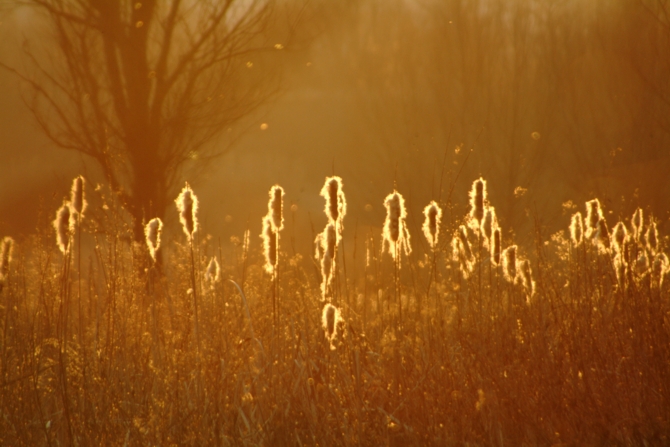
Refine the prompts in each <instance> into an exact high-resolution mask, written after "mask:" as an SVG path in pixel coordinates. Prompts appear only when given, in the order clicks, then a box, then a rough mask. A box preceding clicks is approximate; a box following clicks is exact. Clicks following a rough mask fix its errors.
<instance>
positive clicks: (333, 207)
mask: <svg viewBox="0 0 670 447" xmlns="http://www.w3.org/2000/svg"><path fill="white" fill-rule="evenodd" d="M321 197H323V198H324V199H326V208H325V209H324V211H325V213H326V216H328V221H329V222H332V223H334V224H335V226H336V227H337V231H338V232H339V233H342V229H343V228H344V227H343V226H342V223H343V221H344V216H345V215H346V214H347V200H346V198H345V197H344V191H343V190H342V179H341V178H340V177H337V176H333V177H326V182H325V183H324V185H323V188H321Z"/></svg>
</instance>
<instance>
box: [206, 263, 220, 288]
mask: <svg viewBox="0 0 670 447" xmlns="http://www.w3.org/2000/svg"><path fill="white" fill-rule="evenodd" d="M220 279H221V267H220V266H219V261H217V260H216V256H214V257H212V259H210V261H209V264H208V265H207V270H206V271H205V281H207V282H208V283H210V284H211V285H213V284H215V283H217V282H219V280H220Z"/></svg>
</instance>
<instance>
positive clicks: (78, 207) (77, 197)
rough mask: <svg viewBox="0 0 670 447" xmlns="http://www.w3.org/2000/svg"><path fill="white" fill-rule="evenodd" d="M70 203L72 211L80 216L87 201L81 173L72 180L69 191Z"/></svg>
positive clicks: (84, 209)
mask: <svg viewBox="0 0 670 447" xmlns="http://www.w3.org/2000/svg"><path fill="white" fill-rule="evenodd" d="M70 203H71V204H72V211H74V212H75V213H76V214H78V215H79V216H80V217H81V216H82V215H83V214H84V211H86V207H87V205H88V203H87V202H86V198H85V196H84V177H82V176H81V175H80V176H78V177H76V178H75V179H74V180H73V181H72V189H71V191H70Z"/></svg>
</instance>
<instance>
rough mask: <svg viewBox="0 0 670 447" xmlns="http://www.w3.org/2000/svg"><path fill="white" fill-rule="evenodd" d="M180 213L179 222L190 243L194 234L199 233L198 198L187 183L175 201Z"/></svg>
mask: <svg viewBox="0 0 670 447" xmlns="http://www.w3.org/2000/svg"><path fill="white" fill-rule="evenodd" d="M175 204H176V205H177V210H178V211H179V221H180V222H181V225H182V227H183V229H184V233H185V234H186V237H187V238H188V240H189V241H191V240H192V239H193V234H194V233H195V232H196V231H198V198H197V197H196V195H195V194H194V193H193V190H192V189H191V187H190V186H189V185H188V183H186V185H185V186H184V189H182V190H181V193H180V194H179V196H178V197H177V198H176V199H175Z"/></svg>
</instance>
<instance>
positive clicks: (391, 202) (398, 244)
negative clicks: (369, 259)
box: [382, 191, 412, 261]
mask: <svg viewBox="0 0 670 447" xmlns="http://www.w3.org/2000/svg"><path fill="white" fill-rule="evenodd" d="M384 206H385V207H386V220H385V221H384V231H383V233H382V236H383V238H384V248H386V249H387V251H388V252H389V253H390V254H391V256H393V260H394V261H397V259H396V256H400V251H401V250H403V251H404V252H405V255H409V254H410V253H411V252H412V247H411V245H410V240H409V231H408V230H407V224H406V223H405V219H406V218H407V211H406V210H405V199H404V198H403V197H402V195H400V193H399V192H397V191H393V192H392V193H391V194H389V195H388V196H386V199H384Z"/></svg>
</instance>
